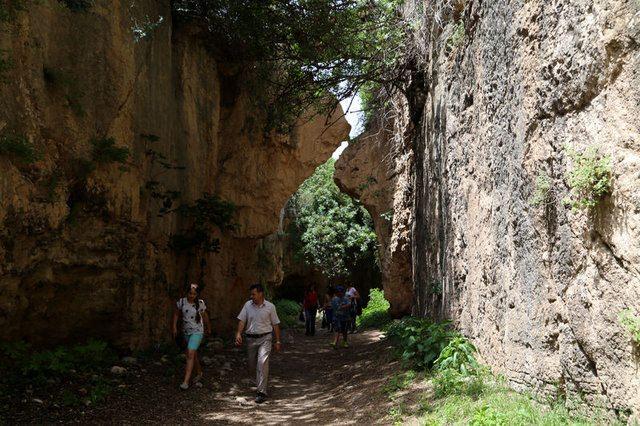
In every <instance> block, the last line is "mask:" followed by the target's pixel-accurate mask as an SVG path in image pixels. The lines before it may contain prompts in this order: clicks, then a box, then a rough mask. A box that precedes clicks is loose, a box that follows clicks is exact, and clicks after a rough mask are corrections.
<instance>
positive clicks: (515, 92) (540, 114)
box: [337, 0, 640, 417]
mask: <svg viewBox="0 0 640 426" xmlns="http://www.w3.org/2000/svg"><path fill="white" fill-rule="evenodd" d="M416 6H421V7H416ZM406 11H407V14H408V15H409V16H410V18H411V19H413V20H415V22H416V23H420V22H422V23H423V24H424V25H422V26H420V25H414V27H418V28H420V29H422V30H424V31H422V32H419V33H416V39H417V40H418V43H417V45H416V46H415V47H414V49H415V50H416V57H418V58H419V59H418V63H419V64H418V66H417V67H414V71H413V72H412V73H413V75H412V81H414V82H416V83H418V85H417V87H416V86H415V85H414V86H413V88H414V89H415V88H418V89H419V90H416V91H412V92H410V95H409V99H408V103H407V105H405V106H404V108H399V109H397V110H396V114H395V116H396V117H400V120H401V121H402V122H401V123H400V124H401V125H400V126H397V127H396V128H395V129H394V130H393V132H392V135H393V137H389V136H385V135H377V136H375V137H369V138H368V140H367V144H364V143H362V144H361V145H358V144H355V145H352V146H350V147H349V148H348V149H347V150H346V151H345V153H344V154H343V157H342V158H341V160H340V162H339V163H338V165H339V168H340V171H338V172H337V176H338V180H339V181H340V182H341V184H342V186H343V187H345V188H346V189H347V190H348V191H352V192H355V193H356V194H357V195H359V196H361V199H362V200H363V201H364V203H365V205H367V208H369V209H370V210H371V211H372V212H376V213H375V214H373V216H374V218H376V220H377V222H376V230H377V232H378V234H379V236H380V237H381V241H389V237H388V235H389V234H391V235H394V234H395V233H396V232H397V230H396V228H395V219H394V226H393V227H392V228H391V230H387V229H385V228H384V227H383V226H382V225H381V223H380V220H379V219H378V217H379V213H380V211H385V210H387V209H390V208H391V206H392V203H391V199H392V195H391V194H395V195H396V196H397V195H398V194H399V193H404V189H401V190H400V192H398V188H397V185H396V182H395V181H394V180H393V179H389V176H393V173H392V172H391V171H392V170H394V167H393V164H394V162H395V163H396V164H398V163H401V162H402V161H403V158H404V157H403V155H405V154H404V153H407V152H409V153H410V154H409V155H410V156H411V155H412V156H413V159H412V163H411V164H412V166H411V171H410V172H409V173H408V174H409V175H411V176H412V185H411V188H412V194H411V196H412V197H413V204H412V206H411V207H410V208H409V210H410V212H407V211H405V209H406V205H405V206H404V207H402V206H400V210H401V211H403V212H404V214H406V215H408V216H410V217H412V219H413V223H412V226H413V228H412V232H411V236H410V238H408V241H410V242H411V247H410V249H407V250H405V252H404V253H405V255H404V256H406V257H410V258H411V263H412V266H411V270H412V273H411V279H412V281H413V289H414V306H413V310H414V313H415V314H418V315H423V316H429V317H433V318H451V319H453V320H454V321H455V323H456V325H457V326H458V328H459V329H460V330H461V331H462V332H463V333H464V334H465V335H467V336H468V337H469V338H470V339H472V341H473V342H474V343H475V344H476V345H477V347H478V350H479V352H480V354H481V356H482V358H483V360H484V361H485V362H486V363H488V364H489V365H490V366H491V367H492V368H493V369H494V371H495V372H497V373H501V374H504V375H505V376H506V377H507V379H508V380H509V382H510V383H511V385H512V386H513V387H514V388H516V389H519V390H525V389H526V390H533V391H534V392H536V393H539V394H547V395H564V396H566V397H567V400H568V401H569V402H570V403H572V402H576V401H577V402H580V403H585V404H587V405H590V406H594V407H603V408H605V409H607V410H611V411H613V412H616V413H618V414H620V415H622V416H623V417H624V416H626V415H628V414H630V413H631V412H635V413H636V415H637V413H638V411H639V410H640V376H639V375H638V362H639V360H638V351H637V348H635V349H634V344H633V343H632V340H631V338H630V335H629V333H628V332H626V331H625V330H624V329H623V327H621V325H620V324H619V321H618V314H619V312H620V311H622V310H623V309H625V308H629V307H631V308H634V309H635V312H636V314H637V315H638V314H640V263H639V257H638V254H639V253H640V247H639V245H640V198H639V194H640V184H639V183H638V182H639V181H638V176H639V173H640V122H639V121H638V119H637V117H638V115H639V114H640V74H639V73H638V70H639V69H640V46H639V41H640V4H639V3H638V2H634V1H622V0H596V1H572V2H567V1H543V0H532V1H522V0H519V1H516V0H505V1H500V2H487V1H478V0H465V1H454V2H442V1H436V2H429V3H428V4H425V3H424V2H418V1H409V2H407V9H406ZM420 82H424V83H423V84H420ZM392 112H393V111H392ZM402 117H406V118H402ZM403 120H404V121H403ZM566 145H569V146H571V147H573V148H575V149H577V150H582V149H584V148H586V147H590V146H597V147H599V149H600V152H601V153H602V154H603V155H609V156H611V162H612V180H613V190H612V193H611V194H610V196H607V197H605V198H604V199H603V200H602V202H601V204H600V205H599V206H598V207H597V208H596V209H595V210H594V211H592V212H591V213H589V212H585V211H573V210H572V209H571V208H570V207H567V206H566V205H565V204H564V203H563V202H562V200H563V198H565V197H566V196H567V195H568V194H569V187H568V184H567V179H566V172H567V171H568V170H571V168H572V167H574V164H572V161H571V159H570V158H569V156H568V155H567V153H566V150H565V148H564V147H565V146H566ZM407 146H408V148H406V147H407ZM544 173H546V174H547V175H548V176H549V180H550V183H551V188H550V192H549V202H548V203H546V205H542V206H537V207H536V206H533V205H532V204H531V201H532V197H533V194H534V192H535V189H536V179H537V177H538V176H540V175H542V174H544ZM347 176H349V177H347ZM367 176H372V177H373V178H374V179H375V182H376V184H377V185H380V186H381V187H380V188H378V187H375V190H376V191H380V194H382V195H383V196H382V197H380V200H376V199H374V197H372V196H371V194H370V193H368V191H369V189H365V187H364V186H361V185H364V183H366V181H367ZM385 176H387V177H386V178H385ZM349 179H351V181H349ZM346 182H349V183H348V184H346ZM394 213H395V214H397V212H396V211H394ZM394 218H395V215H394ZM389 246H390V245H385V244H384V243H383V251H384V249H385V248H388V247H389ZM389 259H391V260H389ZM394 261H396V260H394V259H393V257H390V256H389V255H386V256H385V262H391V263H394ZM385 270H386V271H387V273H386V275H385V285H386V286H389V285H390V284H389V283H392V282H394V280H396V276H395V275H394V273H393V272H391V273H390V272H389V267H388V265H387V266H386V267H385ZM401 270H402V272H400V276H406V274H404V273H405V272H406V268H404V267H403V268H401ZM403 280H404V278H403ZM385 288H386V287H385ZM386 295H387V296H388V297H393V296H392V295H390V294H389V293H386Z"/></svg>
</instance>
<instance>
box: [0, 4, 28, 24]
mask: <svg viewBox="0 0 640 426" xmlns="http://www.w3.org/2000/svg"><path fill="white" fill-rule="evenodd" d="M25 3H26V2H25V0H0V23H2V22H11V21H13V20H14V19H15V18H16V15H17V14H18V12H21V11H23V10H25V9H26V6H25Z"/></svg>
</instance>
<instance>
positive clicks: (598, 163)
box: [565, 147, 611, 209]
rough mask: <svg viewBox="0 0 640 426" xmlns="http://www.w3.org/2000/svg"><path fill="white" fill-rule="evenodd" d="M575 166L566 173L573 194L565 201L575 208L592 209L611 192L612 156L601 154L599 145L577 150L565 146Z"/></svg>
mask: <svg viewBox="0 0 640 426" xmlns="http://www.w3.org/2000/svg"><path fill="white" fill-rule="evenodd" d="M565 150H566V152H567V155H569V157H570V158H571V160H572V162H573V167H572V168H571V169H569V170H568V171H567V172H566V173H565V177H566V179H567V183H568V184H569V188H570V189H571V196H570V197H569V198H568V199H565V203H566V204H568V205H570V206H571V207H572V208H573V209H592V208H594V207H596V206H597V205H598V203H600V201H601V199H602V197H603V196H605V195H606V194H609V193H610V192H611V158H610V157H609V156H602V155H600V153H599V151H598V148H597V147H589V148H587V149H586V150H584V151H583V152H577V151H575V150H574V149H572V148H570V147H565Z"/></svg>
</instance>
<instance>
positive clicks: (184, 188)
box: [0, 0, 349, 347]
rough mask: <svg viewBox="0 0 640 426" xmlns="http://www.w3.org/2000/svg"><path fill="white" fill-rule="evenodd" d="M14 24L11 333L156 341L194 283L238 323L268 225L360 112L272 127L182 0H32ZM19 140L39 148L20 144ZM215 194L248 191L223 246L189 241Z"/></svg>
mask: <svg viewBox="0 0 640 426" xmlns="http://www.w3.org/2000/svg"><path fill="white" fill-rule="evenodd" d="M0 31H1V33H0V50H1V52H2V55H3V56H2V59H3V60H5V62H6V63H10V64H11V66H10V67H8V68H7V67H4V68H2V72H3V76H2V77H3V79H2V80H3V81H2V83H0V152H2V155H0V225H1V227H0V337H1V338H2V339H3V340H4V339H8V340H19V339H26V340H28V341H31V342H33V343H35V344H42V345H47V344H54V343H60V342H65V341H78V340H82V339H83V336H88V335H90V336H94V337H102V338H104V339H107V340H110V341H112V342H114V343H116V344H118V345H120V346H128V347H142V346H145V345H148V344H150V343H153V342H158V341H160V340H163V339H165V338H166V337H167V335H168V330H169V318H170V316H171V313H172V309H173V308H172V306H173V301H174V300H175V299H176V298H177V297H178V296H179V295H180V294H181V292H182V290H183V288H184V286H185V284H186V283H187V282H189V281H198V282H201V283H203V284H204V292H203V298H204V299H205V300H206V301H207V303H208V308H209V312H210V314H211V317H212V321H213V324H214V331H216V332H219V333H221V332H225V331H228V330H229V329H230V327H231V325H232V324H233V322H234V318H235V313H236V310H237V309H239V308H240V307H241V304H242V303H243V301H244V300H246V296H247V287H248V285H249V284H250V283H252V282H254V281H255V280H257V279H258V278H259V277H260V275H261V268H262V266H261V262H260V256H259V247H260V246H261V240H262V239H263V238H264V237H265V236H267V235H269V234H271V233H272V232H274V231H275V230H276V229H277V228H278V222H279V212H280V210H281V209H282V207H283V205H284V204H285V202H286V200H287V198H288V197H289V196H290V195H291V194H292V193H293V192H294V191H295V190H296V188H297V187H298V185H299V184H300V183H301V182H302V181H303V180H304V179H305V178H306V177H307V176H309V175H310V174H311V173H312V172H313V170H314V169H315V167H316V166H317V165H319V164H321V163H322V162H324V161H325V160H326V158H328V157H329V156H330V155H331V152H333V150H334V149H335V148H336V147H337V146H338V145H339V144H340V142H341V141H342V140H343V139H345V138H346V137H347V135H348V133H349V125H348V124H347V123H346V121H345V120H338V121H337V122H336V123H337V124H335V125H333V126H331V127H329V128H327V127H326V125H325V122H326V121H325V119H324V118H318V119H312V120H306V119H305V120H303V121H301V124H300V125H299V126H297V127H296V129H295V130H294V131H293V132H292V133H291V134H288V135H278V134H269V135H265V134H264V132H263V125H262V121H261V120H262V117H263V113H262V112H261V110H260V109H259V108H258V107H257V106H256V105H255V103H254V102H252V96H251V95H252V94H251V93H250V92H249V89H248V87H250V86H251V84H248V81H247V79H248V78H250V77H248V76H247V75H246V74H245V73H243V72H242V71H241V70H238V69H236V68H237V67H234V66H233V65H232V64H226V63H224V62H221V61H220V60H219V59H217V58H216V57H215V56H214V55H213V54H212V53H211V52H210V51H209V50H208V49H207V48H205V46H204V45H202V44H201V43H200V38H199V37H198V35H197V33H196V32H195V31H194V30H193V29H192V28H189V27H188V26H186V25H181V24H179V23H178V22H175V21H174V20H173V19H172V14H171V8H170V2H169V1H162V2H157V1H136V2H134V3H131V2H120V1H115V2H112V1H96V2H92V6H90V7H88V8H87V9H86V10H77V8H76V9H74V10H71V9H69V8H67V7H66V6H65V3H63V2H58V1H55V0H47V1H43V2H33V3H29V5H28V8H27V10H24V11H20V10H17V11H15V13H11V17H10V20H9V21H8V22H2V23H0ZM336 114H337V115H336V117H334V119H332V120H329V121H330V122H333V121H335V119H336V118H337V117H339V115H340V111H337V112H336ZM109 139H113V141H114V143H115V147H116V148H126V149H128V152H129V155H128V157H127V158H126V161H124V163H121V162H120V161H119V160H117V157H118V154H117V153H118V152H119V151H118V150H117V149H116V150H113V147H109ZM16 140H19V141H22V142H20V143H19V144H18V145H20V146H22V147H25V146H26V147H27V151H28V147H33V148H34V149H35V150H36V151H37V153H39V154H40V155H36V157H37V158H35V159H34V158H29V157H33V156H30V155H29V152H26V153H25V150H24V149H22V150H21V149H17V150H16V149H15V148H9V149H8V150H7V149H6V147H7V143H9V145H11V144H13V145H12V146H15V145H16V143H15V141H16ZM92 140H93V141H94V142H93V143H92V142H91V141H92ZM7 141H9V142H7ZM11 141H13V142H11ZM25 141H26V142H25ZM96 146H97V147H102V149H101V150H100V149H96ZM121 159H122V158H120V160H121ZM211 195H216V196H218V197H220V199H221V200H225V201H229V202H231V203H233V204H234V205H235V206H236V210H235V213H234V214H233V217H232V222H233V223H235V224H237V225H238V226H237V227H235V228H233V229H223V230H220V229H217V228H215V227H211V232H212V233H213V237H215V238H218V239H219V243H220V251H219V253H215V252H213V251H207V250H205V249H204V248H203V247H202V245H197V244H191V245H190V244H189V243H190V242H189V241H185V240H184V239H183V240H182V244H177V243H175V242H176V241H179V240H180V238H178V237H181V236H182V237H183V236H184V235H186V234H188V233H189V232H190V230H192V229H193V226H194V221H195V220H196V218H197V215H198V214H199V213H198V212H199V211H200V210H198V208H197V206H198V204H197V201H198V200H200V201H201V202H202V201H203V200H204V201H206V200H209V201H211V200H214V203H213V204H209V206H213V207H216V208H217V207H220V205H219V203H217V202H215V200H216V199H215V198H212V197H211ZM215 214H218V213H215V212H214V215H215ZM172 241H173V242H174V243H173V244H171V242H172ZM191 243H193V241H191Z"/></svg>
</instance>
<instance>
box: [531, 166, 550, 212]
mask: <svg viewBox="0 0 640 426" xmlns="http://www.w3.org/2000/svg"><path fill="white" fill-rule="evenodd" d="M550 202H551V178H550V177H549V175H548V174H547V172H541V173H540V174H538V176H537V177H536V188H535V191H534V192H533V196H532V197H531V200H530V201H529V204H531V205H532V206H535V207H537V206H540V205H543V206H544V205H547V204H549V203H550Z"/></svg>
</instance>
